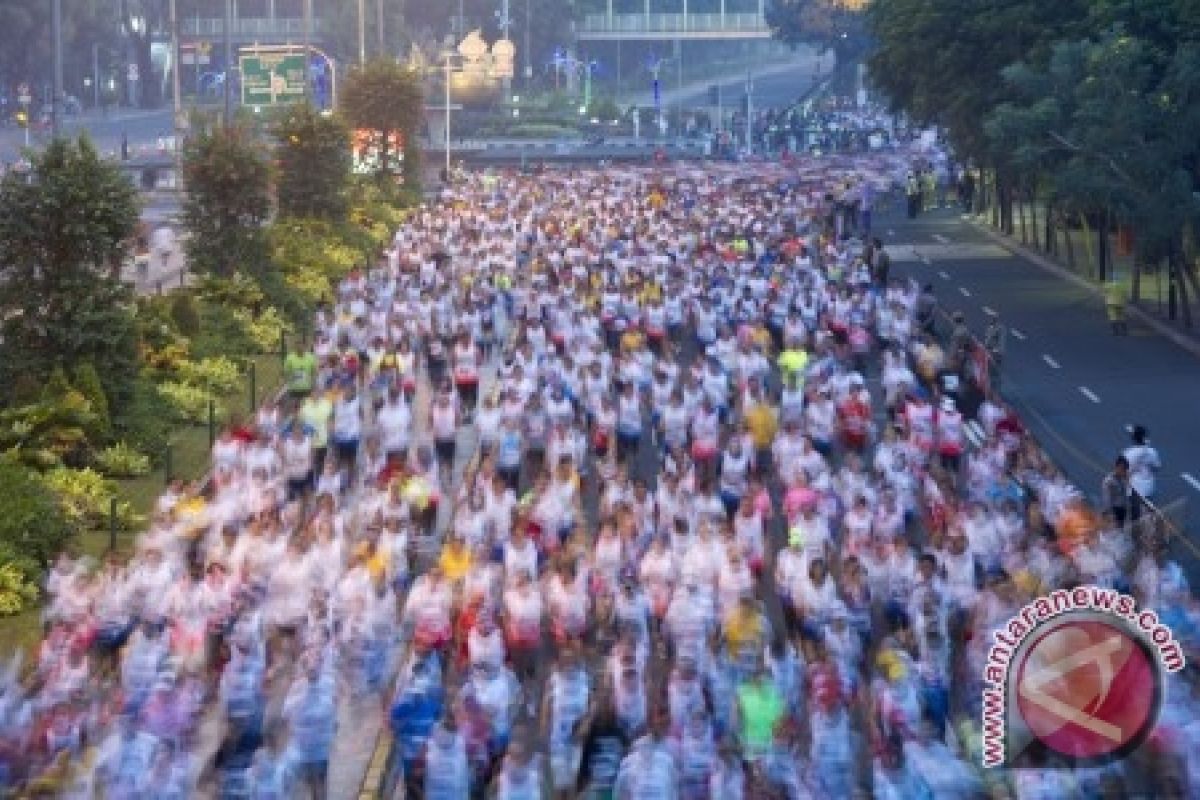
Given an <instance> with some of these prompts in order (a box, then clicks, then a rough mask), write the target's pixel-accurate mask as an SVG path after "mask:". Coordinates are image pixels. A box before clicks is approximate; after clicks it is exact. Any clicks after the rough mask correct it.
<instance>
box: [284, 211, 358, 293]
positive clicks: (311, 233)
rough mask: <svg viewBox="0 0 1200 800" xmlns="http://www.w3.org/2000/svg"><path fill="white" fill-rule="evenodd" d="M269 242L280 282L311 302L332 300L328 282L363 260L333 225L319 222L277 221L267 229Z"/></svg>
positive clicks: (341, 275) (339, 276)
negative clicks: (268, 230)
mask: <svg viewBox="0 0 1200 800" xmlns="http://www.w3.org/2000/svg"><path fill="white" fill-rule="evenodd" d="M270 243H271V260H272V262H273V263H274V264H275V266H276V267H277V268H278V269H279V271H280V273H281V274H282V275H283V278H284V281H285V282H286V283H287V285H288V286H290V287H291V288H292V289H293V290H295V291H296V292H299V293H300V294H301V295H302V296H304V297H305V298H307V299H308V300H309V301H311V302H314V303H316V302H321V301H324V300H330V299H332V296H333V289H332V282H333V281H336V280H340V279H341V278H342V277H343V276H344V275H345V274H346V273H347V272H348V271H350V270H351V269H353V268H354V267H355V266H357V265H359V264H361V263H362V260H363V255H362V253H361V252H360V251H358V250H356V249H355V248H353V247H351V246H349V245H347V244H346V243H345V239H344V237H342V236H340V235H339V231H338V229H337V227H336V226H334V225H331V224H330V223H327V222H323V221H320V220H283V221H280V222H278V223H276V224H275V225H273V226H272V227H271V231H270Z"/></svg>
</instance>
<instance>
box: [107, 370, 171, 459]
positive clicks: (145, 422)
mask: <svg viewBox="0 0 1200 800" xmlns="http://www.w3.org/2000/svg"><path fill="white" fill-rule="evenodd" d="M173 415H174V412H173V409H172V408H171V404H170V403H168V402H167V401H166V399H165V398H163V396H162V395H161V394H160V393H159V391H158V387H157V386H156V385H155V384H154V381H152V380H150V379H149V378H147V377H145V376H142V377H140V378H138V379H137V380H136V381H134V384H133V394H132V399H131V400H130V402H129V404H128V405H127V406H125V407H124V408H122V409H120V410H119V413H117V414H115V415H114V417H113V429H114V431H115V432H116V434H117V435H118V436H120V437H121V438H122V440H124V441H125V442H128V443H129V445H130V446H131V447H132V448H133V449H135V450H137V451H140V452H142V453H149V454H151V455H150V457H151V460H152V461H154V462H155V463H158V459H160V458H162V454H163V453H164V452H166V449H167V445H168V444H169V443H170V437H171V420H172V417H173Z"/></svg>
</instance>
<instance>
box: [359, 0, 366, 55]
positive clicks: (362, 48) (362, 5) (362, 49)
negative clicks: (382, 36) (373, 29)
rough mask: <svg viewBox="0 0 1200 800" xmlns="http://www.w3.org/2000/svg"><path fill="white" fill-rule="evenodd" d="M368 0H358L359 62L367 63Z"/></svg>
mask: <svg viewBox="0 0 1200 800" xmlns="http://www.w3.org/2000/svg"><path fill="white" fill-rule="evenodd" d="M366 14H367V12H366V0H358V63H359V64H360V65H362V64H365V63H367V16H366Z"/></svg>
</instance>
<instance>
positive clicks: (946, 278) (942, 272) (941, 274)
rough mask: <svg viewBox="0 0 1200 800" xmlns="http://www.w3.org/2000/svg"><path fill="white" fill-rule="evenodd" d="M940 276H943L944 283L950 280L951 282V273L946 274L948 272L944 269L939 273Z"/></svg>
mask: <svg viewBox="0 0 1200 800" xmlns="http://www.w3.org/2000/svg"><path fill="white" fill-rule="evenodd" d="M938 275H940V276H941V278H942V280H944V281H948V280H950V273H949V272H946V270H944V269H943V270H941V271H939V272H938Z"/></svg>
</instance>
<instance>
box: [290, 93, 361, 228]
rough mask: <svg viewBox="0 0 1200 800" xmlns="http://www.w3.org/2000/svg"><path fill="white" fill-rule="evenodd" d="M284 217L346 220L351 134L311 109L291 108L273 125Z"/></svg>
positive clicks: (338, 122) (339, 123)
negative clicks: (344, 218)
mask: <svg viewBox="0 0 1200 800" xmlns="http://www.w3.org/2000/svg"><path fill="white" fill-rule="evenodd" d="M272 133H273V134H274V136H275V141H276V145H275V162H276V165H277V168H278V174H277V177H276V188H275V193H276V196H277V198H278V201H279V213H280V214H282V215H284V216H289V217H318V218H322V219H334V220H336V219H342V218H343V217H345V215H346V207H347V200H346V188H347V186H348V185H349V182H350V132H349V130H348V129H347V128H346V124H345V123H344V122H343V121H342V120H341V119H340V118H339V117H336V116H325V115H323V114H321V113H320V112H319V111H317V110H316V109H315V108H313V107H312V106H311V105H308V104H300V105H294V106H291V107H289V108H288V109H286V110H285V111H284V112H283V114H282V115H281V116H280V118H279V119H278V120H277V121H276V122H275V124H274V125H273V126H272Z"/></svg>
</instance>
